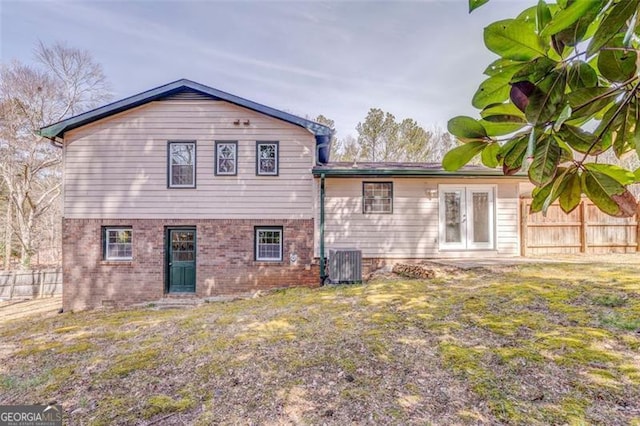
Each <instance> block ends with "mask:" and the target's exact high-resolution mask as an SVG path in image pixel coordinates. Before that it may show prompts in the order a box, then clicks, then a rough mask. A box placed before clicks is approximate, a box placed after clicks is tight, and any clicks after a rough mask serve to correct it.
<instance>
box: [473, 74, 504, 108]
mask: <svg viewBox="0 0 640 426" xmlns="http://www.w3.org/2000/svg"><path fill="white" fill-rule="evenodd" d="M509 89H510V88H509V76H507V75H502V74H498V75H496V76H493V77H489V78H488V79H486V80H485V81H483V82H482V83H481V84H480V87H479V88H478V90H477V91H476V93H475V95H473V99H472V100H471V104H472V105H473V106H474V107H476V108H478V109H482V108H484V107H486V106H487V105H491V104H494V103H499V102H503V101H506V100H507V99H508V98H509Z"/></svg>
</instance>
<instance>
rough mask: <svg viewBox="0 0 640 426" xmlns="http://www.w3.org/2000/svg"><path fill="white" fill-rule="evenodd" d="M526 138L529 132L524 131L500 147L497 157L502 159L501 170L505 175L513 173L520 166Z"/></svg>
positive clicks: (525, 146) (524, 151) (525, 149)
mask: <svg viewBox="0 0 640 426" xmlns="http://www.w3.org/2000/svg"><path fill="white" fill-rule="evenodd" d="M528 140H529V134H527V133H525V134H523V135H520V136H517V137H514V138H512V139H510V140H509V141H508V142H507V143H505V144H504V145H502V147H501V148H500V151H499V152H498V155H497V157H498V160H499V161H502V172H503V173H504V174H505V175H507V176H509V175H513V174H514V173H516V172H517V171H518V170H520V168H521V167H522V160H524V154H525V153H526V151H527V143H528Z"/></svg>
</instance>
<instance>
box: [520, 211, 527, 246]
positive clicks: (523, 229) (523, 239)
mask: <svg viewBox="0 0 640 426" xmlns="http://www.w3.org/2000/svg"><path fill="white" fill-rule="evenodd" d="M527 233H528V230H527V200H526V199H525V198H521V199H520V256H526V255H527Z"/></svg>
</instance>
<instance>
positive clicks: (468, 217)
mask: <svg viewBox="0 0 640 426" xmlns="http://www.w3.org/2000/svg"><path fill="white" fill-rule="evenodd" d="M453 191H460V194H461V198H460V209H461V214H462V216H463V217H462V222H463V223H464V225H463V226H462V228H461V233H462V241H459V242H446V238H445V237H446V224H445V221H444V218H445V202H444V196H445V193H446V192H453ZM474 193H487V194H489V205H488V207H489V211H488V214H489V229H488V233H489V241H488V242H474V241H473V226H470V225H469V224H470V223H473V201H472V200H473V194H474ZM438 194H439V195H438V204H439V208H438V211H439V212H438V213H439V215H438V227H439V247H440V250H495V248H496V194H497V186H496V185H449V184H447V185H438Z"/></svg>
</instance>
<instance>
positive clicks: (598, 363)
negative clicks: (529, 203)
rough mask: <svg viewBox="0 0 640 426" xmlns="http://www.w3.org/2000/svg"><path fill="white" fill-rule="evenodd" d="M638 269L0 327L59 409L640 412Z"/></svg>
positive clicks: (167, 420)
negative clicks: (58, 403) (58, 405)
mask: <svg viewBox="0 0 640 426" xmlns="http://www.w3.org/2000/svg"><path fill="white" fill-rule="evenodd" d="M639 272H640V270H639V268H638V263H637V262H636V263H629V264H625V265H610V264H597V263H592V264H590V265H576V264H533V265H519V266H513V267H509V268H492V269H478V270H473V271H465V272H460V273H458V274H452V275H451V276H449V277H444V278H438V279H435V280H426V281H420V280H406V279H394V278H392V277H386V278H378V279H377V280H374V281H373V282H371V283H369V284H367V285H362V286H344V287H326V288H321V289H316V290H309V289H291V290H286V291H280V292H276V293H273V294H270V295H268V296H266V297H263V298H259V299H254V300H242V301H235V302H229V303H215V304H207V305H204V306H202V307H198V308H194V309H189V310H171V311H155V310H150V309H138V310H124V311H102V312H87V313H77V314H63V315H59V316H57V317H54V318H45V319H39V320H35V321H30V322H11V323H7V324H4V325H0V342H2V343H1V345H2V350H1V351H0V403H4V404H6V403H9V404H11V403H27V402H29V403H36V402H46V401H51V400H56V401H58V402H60V403H62V405H63V407H64V409H65V411H66V418H67V420H68V421H67V422H66V424H135V423H138V424H154V423H155V424H184V423H187V424H202V425H208V424H217V423H224V424H270V425H275V424H292V423H294V424H300V423H302V424H322V423H325V424H340V425H343V424H478V423H489V424H496V423H507V424H565V423H566V424H583V423H596V424H597V423H600V424H640V334H639V331H640V330H639V329H640V320H639V318H640V281H639V280H638V276H640V274H639Z"/></svg>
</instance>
